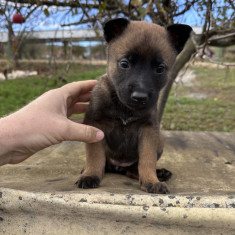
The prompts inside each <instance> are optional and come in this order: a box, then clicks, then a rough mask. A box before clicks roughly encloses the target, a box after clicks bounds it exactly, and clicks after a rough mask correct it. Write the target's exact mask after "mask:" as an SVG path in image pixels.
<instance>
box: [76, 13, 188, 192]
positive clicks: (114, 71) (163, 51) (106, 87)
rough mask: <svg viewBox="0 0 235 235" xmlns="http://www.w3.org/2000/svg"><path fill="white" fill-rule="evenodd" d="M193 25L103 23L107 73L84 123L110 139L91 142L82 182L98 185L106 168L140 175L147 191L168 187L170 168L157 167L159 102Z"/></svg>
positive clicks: (82, 185)
mask: <svg viewBox="0 0 235 235" xmlns="http://www.w3.org/2000/svg"><path fill="white" fill-rule="evenodd" d="M191 30H192V29H191V27H190V26H187V25H180V24H177V25H171V26H169V27H168V28H166V29H165V28H163V27H161V26H159V25H156V24H153V23H147V22H141V21H129V20H127V19H123V18H119V19H114V20H110V21H108V22H107V23H106V24H105V25H104V37H105V40H106V41H107V59H108V64H107V74H105V75H103V76H102V77H101V78H100V79H99V81H98V83H97V85H96V87H95V88H94V90H93V92H92V96H91V101H90V105H89V109H88V111H87V113H86V116H85V121H84V122H85V124H87V125H92V126H95V127H97V128H99V129H101V130H103V131H104V133H105V138H104V140H103V141H101V142H98V143H92V144H86V152H87V157H86V166H85V169H84V170H83V172H82V175H81V176H80V178H79V180H78V181H77V186H78V187H79V188H96V187H98V186H99V184H100V181H101V179H102V178H103V176H104V172H105V171H106V172H107V171H109V172H120V173H123V174H126V175H127V176H130V177H133V178H137V179H139V182H140V187H141V189H142V190H144V191H146V192H149V193H163V194H165V193H168V192H169V189H168V187H167V184H166V183H165V182H161V181H163V180H164V179H165V180H166V179H167V178H169V177H170V176H171V173H170V172H169V171H167V170H165V169H162V170H160V171H156V162H157V160H158V159H159V158H160V156H161V153H162V151H163V137H162V136H161V135H160V130H159V122H158V117H157V101H158V97H159V92H160V90H161V89H162V88H163V87H164V85H165V84H166V82H167V79H168V76H169V73H170V70H171V68H172V66H173V64H174V62H175V59H176V56H177V54H178V53H179V52H180V51H181V50H182V49H183V47H184V44H185V43H186V41H187V39H188V38H189V36H190V32H191ZM158 176H162V177H161V178H162V179H161V181H159V179H158Z"/></svg>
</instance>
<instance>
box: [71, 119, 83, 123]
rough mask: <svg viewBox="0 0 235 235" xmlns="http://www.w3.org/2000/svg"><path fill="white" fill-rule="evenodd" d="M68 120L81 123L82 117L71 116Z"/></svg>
mask: <svg viewBox="0 0 235 235" xmlns="http://www.w3.org/2000/svg"><path fill="white" fill-rule="evenodd" d="M70 120H71V121H73V122H76V123H83V121H84V118H71V119H70Z"/></svg>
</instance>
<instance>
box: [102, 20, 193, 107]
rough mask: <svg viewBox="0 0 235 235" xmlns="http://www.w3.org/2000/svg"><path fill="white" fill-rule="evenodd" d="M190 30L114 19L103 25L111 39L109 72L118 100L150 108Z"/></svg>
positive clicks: (109, 45)
mask: <svg viewBox="0 0 235 235" xmlns="http://www.w3.org/2000/svg"><path fill="white" fill-rule="evenodd" d="M190 32H191V27H189V26H187V25H172V26H169V27H168V28H167V29H165V28H163V27H161V26H158V25H155V24H151V23H147V22H130V21H128V20H126V19H114V20H111V21H108V22H107V23H106V24H105V25H104V36H105V39H106V41H107V43H108V76H109V78H110V79H111V80H112V83H113V85H114V89H115V91H116V94H117V96H118V99H119V101H120V102H121V103H122V104H123V105H124V106H126V107H128V108H129V109H131V110H143V111H144V110H148V109H150V108H152V107H153V106H154V105H155V104H156V102H157V99H158V96H159V92H160V90H161V89H162V88H163V86H164V85H165V84H166V81H167V77H168V73H169V70H170V69H171V67H172V65H173V63H174V61H175V58H176V55H177V54H178V53H180V51H181V50H182V49H183V46H184V44H185V42H186V41H187V39H188V37H189V35H190Z"/></svg>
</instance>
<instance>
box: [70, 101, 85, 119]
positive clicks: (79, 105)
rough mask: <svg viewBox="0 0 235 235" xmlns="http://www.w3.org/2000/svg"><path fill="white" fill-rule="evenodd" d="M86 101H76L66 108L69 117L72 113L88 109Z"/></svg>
mask: <svg viewBox="0 0 235 235" xmlns="http://www.w3.org/2000/svg"><path fill="white" fill-rule="evenodd" d="M88 105H89V104H87V103H77V104H74V105H73V106H72V107H71V108H69V109H68V113H67V116H68V117H70V116H71V115H72V114H80V113H85V112H86V111H87V109H88Z"/></svg>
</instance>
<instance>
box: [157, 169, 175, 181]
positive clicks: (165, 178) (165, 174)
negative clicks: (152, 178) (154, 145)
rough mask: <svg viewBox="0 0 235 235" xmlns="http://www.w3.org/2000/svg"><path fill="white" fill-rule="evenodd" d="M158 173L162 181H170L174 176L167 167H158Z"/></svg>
mask: <svg viewBox="0 0 235 235" xmlns="http://www.w3.org/2000/svg"><path fill="white" fill-rule="evenodd" d="M156 173H157V178H158V179H159V181H160V182H163V181H168V180H169V179H170V178H171V176H172V173H171V172H170V171H168V170H167V169H165V168H162V169H157V170H156Z"/></svg>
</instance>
